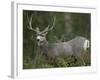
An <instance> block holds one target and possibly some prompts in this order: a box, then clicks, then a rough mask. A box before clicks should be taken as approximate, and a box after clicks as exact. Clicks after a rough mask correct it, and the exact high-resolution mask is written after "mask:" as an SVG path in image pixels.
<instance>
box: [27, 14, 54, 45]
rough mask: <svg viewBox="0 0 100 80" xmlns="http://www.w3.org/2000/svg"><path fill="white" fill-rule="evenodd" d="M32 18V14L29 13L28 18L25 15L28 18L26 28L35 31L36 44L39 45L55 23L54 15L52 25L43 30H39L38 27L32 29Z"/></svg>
mask: <svg viewBox="0 0 100 80" xmlns="http://www.w3.org/2000/svg"><path fill="white" fill-rule="evenodd" d="M32 18H33V14H32V15H31V17H30V18H29V17H28V15H27V20H28V26H27V28H28V29H29V30H31V31H34V32H36V36H37V37H36V40H37V42H38V46H40V45H42V43H43V42H44V41H46V35H47V33H48V32H49V31H51V30H52V29H53V28H54V24H55V20H56V17H55V16H54V19H53V24H52V26H51V27H50V25H48V26H47V27H46V28H45V29H44V30H43V31H40V29H39V27H36V29H34V28H33V27H32Z"/></svg>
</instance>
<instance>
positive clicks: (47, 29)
mask: <svg viewBox="0 0 100 80" xmlns="http://www.w3.org/2000/svg"><path fill="white" fill-rule="evenodd" d="M55 20H56V16H54V21H53V25H52V27H51V28H49V27H50V25H48V27H47V28H45V30H44V31H42V33H45V32H47V31H50V30H52V29H53V28H54V25H55Z"/></svg>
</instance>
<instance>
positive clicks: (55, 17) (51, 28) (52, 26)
mask: <svg viewBox="0 0 100 80" xmlns="http://www.w3.org/2000/svg"><path fill="white" fill-rule="evenodd" d="M55 20H56V16H54V21H53V25H52V27H51V28H50V29H49V30H52V29H53V28H54V25H55Z"/></svg>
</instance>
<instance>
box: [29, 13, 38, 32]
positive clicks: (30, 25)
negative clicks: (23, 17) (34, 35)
mask: <svg viewBox="0 0 100 80" xmlns="http://www.w3.org/2000/svg"><path fill="white" fill-rule="evenodd" d="M32 18H33V14H32V15H31V17H30V19H29V17H28V15H27V20H28V24H29V26H28V27H27V28H28V29H30V30H32V31H35V32H37V29H33V28H32Z"/></svg>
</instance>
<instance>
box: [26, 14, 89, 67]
mask: <svg viewBox="0 0 100 80" xmlns="http://www.w3.org/2000/svg"><path fill="white" fill-rule="evenodd" d="M32 16H33V15H32ZM32 16H31V17H30V18H29V17H28V16H27V19H28V24H29V26H28V27H27V28H28V29H30V30H32V31H35V32H36V34H37V37H36V39H37V42H38V43H37V44H38V46H39V47H40V48H41V50H42V52H43V53H44V54H45V55H46V56H47V57H49V58H52V59H54V58H56V57H59V56H62V55H63V56H75V58H76V59H77V60H81V62H82V65H85V62H84V59H83V57H82V56H81V54H82V51H86V50H87V49H88V48H89V47H90V46H89V40H88V39H86V38H85V37H81V36H80V37H75V38H74V39H72V40H69V41H67V42H59V43H49V42H48V41H47V39H46V35H47V33H48V32H49V31H51V30H52V29H53V28H54V24H55V20H56V17H54V19H53V25H52V26H51V27H50V25H48V27H46V28H45V29H44V30H43V31H40V30H39V28H38V27H37V28H36V29H33V27H32Z"/></svg>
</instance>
